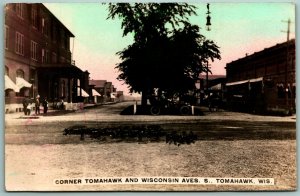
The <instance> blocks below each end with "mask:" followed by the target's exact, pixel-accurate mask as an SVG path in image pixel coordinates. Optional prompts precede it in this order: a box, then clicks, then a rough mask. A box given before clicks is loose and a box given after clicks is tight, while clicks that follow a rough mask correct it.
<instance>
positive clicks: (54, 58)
mask: <svg viewBox="0 0 300 196" xmlns="http://www.w3.org/2000/svg"><path fill="white" fill-rule="evenodd" d="M51 63H57V54H56V53H55V52H52V57H51Z"/></svg>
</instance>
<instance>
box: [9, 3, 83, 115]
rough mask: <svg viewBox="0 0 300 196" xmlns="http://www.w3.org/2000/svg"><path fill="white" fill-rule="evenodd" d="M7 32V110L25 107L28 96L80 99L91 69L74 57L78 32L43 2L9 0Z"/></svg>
mask: <svg viewBox="0 0 300 196" xmlns="http://www.w3.org/2000/svg"><path fill="white" fill-rule="evenodd" d="M4 36H5V37H4V47H5V107H6V112H13V111H19V110H21V108H22V107H21V105H22V104H21V103H22V100H23V99H24V97H25V96H28V97H30V98H32V99H33V98H34V97H36V96H37V95H40V97H41V98H42V99H43V98H45V97H47V98H48V100H49V101H50V102H53V103H54V102H57V101H64V102H67V103H71V102H78V101H80V96H81V95H82V91H83V90H86V88H87V85H88V74H89V73H88V72H83V71H81V70H80V69H79V68H78V67H76V66H75V64H74V61H72V54H71V51H70V38H73V37H74V35H73V34H72V33H71V32H70V31H69V30H68V29H67V28H66V27H65V26H64V25H63V24H62V23H61V22H60V21H59V20H58V19H57V18H56V17H55V16H54V15H53V14H52V13H51V12H50V11H49V10H48V9H47V8H46V7H45V6H44V5H43V4H41V3H36V4H27V3H10V4H7V5H6V6H5V32H4ZM14 85H15V86H14ZM83 87H84V88H85V89H83ZM77 88H79V89H80V90H79V91H77ZM78 97H79V98H78Z"/></svg>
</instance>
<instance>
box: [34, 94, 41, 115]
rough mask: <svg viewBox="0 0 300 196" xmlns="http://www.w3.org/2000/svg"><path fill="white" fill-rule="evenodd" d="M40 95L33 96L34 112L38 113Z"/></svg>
mask: <svg viewBox="0 0 300 196" xmlns="http://www.w3.org/2000/svg"><path fill="white" fill-rule="evenodd" d="M40 104H41V103H40V95H37V96H36V98H35V114H40Z"/></svg>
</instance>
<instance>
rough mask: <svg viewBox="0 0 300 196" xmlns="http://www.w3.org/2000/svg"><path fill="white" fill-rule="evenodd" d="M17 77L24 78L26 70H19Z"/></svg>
mask: <svg viewBox="0 0 300 196" xmlns="http://www.w3.org/2000/svg"><path fill="white" fill-rule="evenodd" d="M17 77H19V78H24V71H23V70H22V69H18V70H17Z"/></svg>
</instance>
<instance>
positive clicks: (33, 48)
mask: <svg viewBox="0 0 300 196" xmlns="http://www.w3.org/2000/svg"><path fill="white" fill-rule="evenodd" d="M30 53H31V58H32V59H33V60H36V61H37V43H36V42H34V41H31V44H30Z"/></svg>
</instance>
